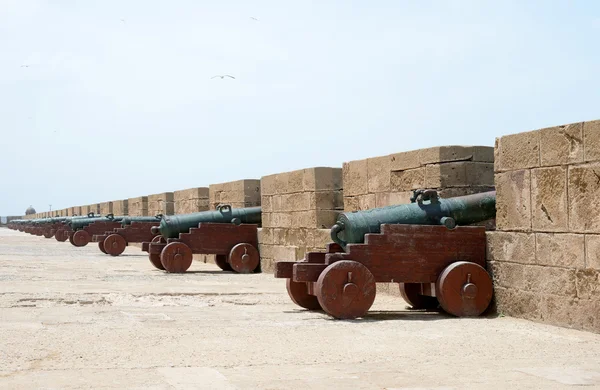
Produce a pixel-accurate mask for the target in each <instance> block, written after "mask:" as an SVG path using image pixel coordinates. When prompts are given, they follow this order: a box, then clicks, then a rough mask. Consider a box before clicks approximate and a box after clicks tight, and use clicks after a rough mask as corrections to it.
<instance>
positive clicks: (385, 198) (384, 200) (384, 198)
mask: <svg viewBox="0 0 600 390" xmlns="http://www.w3.org/2000/svg"><path fill="white" fill-rule="evenodd" d="M389 205H390V193H389V192H378V193H377V194H375V207H386V206H389Z"/></svg>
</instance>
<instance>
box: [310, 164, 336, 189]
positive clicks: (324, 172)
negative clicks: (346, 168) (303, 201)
mask: <svg viewBox="0 0 600 390" xmlns="http://www.w3.org/2000/svg"><path fill="white" fill-rule="evenodd" d="M343 187H344V182H343V180H342V168H330V167H316V168H310V169H305V170H304V175H303V189H304V191H339V190H341V189H342V188H343Z"/></svg>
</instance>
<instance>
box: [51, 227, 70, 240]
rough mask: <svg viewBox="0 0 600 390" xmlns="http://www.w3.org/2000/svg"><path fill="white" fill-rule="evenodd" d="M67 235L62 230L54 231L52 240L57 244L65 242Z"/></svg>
mask: <svg viewBox="0 0 600 390" xmlns="http://www.w3.org/2000/svg"><path fill="white" fill-rule="evenodd" d="M67 237H68V236H67V234H66V232H65V231H64V230H62V229H59V230H57V231H56V233H54V239H56V241H58V242H65V241H67Z"/></svg>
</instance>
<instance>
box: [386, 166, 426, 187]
mask: <svg viewBox="0 0 600 390" xmlns="http://www.w3.org/2000/svg"><path fill="white" fill-rule="evenodd" d="M425 169H426V168H425V167H421V168H416V169H408V170H406V171H397V172H391V179H390V182H391V184H390V185H391V189H392V191H394V192H401V191H410V190H416V189H419V188H424V187H425Z"/></svg>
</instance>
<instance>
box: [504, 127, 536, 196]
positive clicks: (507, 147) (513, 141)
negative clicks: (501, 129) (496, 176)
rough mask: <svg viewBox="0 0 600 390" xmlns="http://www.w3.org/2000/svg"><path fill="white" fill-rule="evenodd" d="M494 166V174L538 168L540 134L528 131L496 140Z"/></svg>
mask: <svg viewBox="0 0 600 390" xmlns="http://www.w3.org/2000/svg"><path fill="white" fill-rule="evenodd" d="M494 164H495V170H496V172H504V171H512V170H520V169H527V168H537V167H539V166H540V132H539V131H528V132H525V133H518V134H511V135H505V136H503V137H501V138H496V147H495V149H494ZM496 186H498V184H496Z"/></svg>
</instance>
